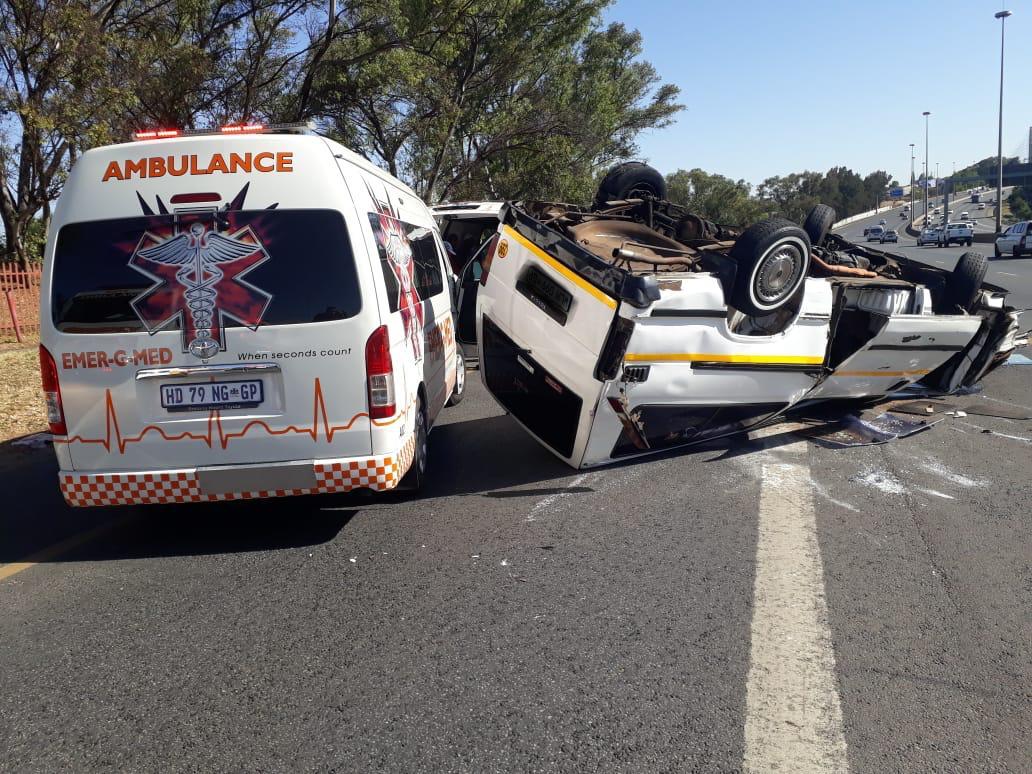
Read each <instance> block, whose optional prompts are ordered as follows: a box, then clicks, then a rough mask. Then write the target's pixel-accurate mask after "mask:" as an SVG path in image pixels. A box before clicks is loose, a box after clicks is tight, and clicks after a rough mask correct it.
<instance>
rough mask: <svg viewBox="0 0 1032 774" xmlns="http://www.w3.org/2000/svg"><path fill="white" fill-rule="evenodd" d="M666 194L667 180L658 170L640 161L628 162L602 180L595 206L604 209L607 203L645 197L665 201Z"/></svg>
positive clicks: (617, 166)
mask: <svg viewBox="0 0 1032 774" xmlns="http://www.w3.org/2000/svg"><path fill="white" fill-rule="evenodd" d="M666 194H667V186H666V180H664V179H663V175H661V174H660V173H659V170H658V169H654V168H653V167H650V166H649V165H648V164H643V163H641V162H640V161H627V162H624V163H623V164H617V165H616V166H615V167H613V168H612V169H611V170H609V171H608V172H607V173H606V176H605V177H603V178H602V182H601V183H599V185H598V193H596V194H595V206H596V207H602V206H603V205H604V204H605V203H606V202H611V201H618V200H622V199H638V198H641V197H642V196H644V195H648V196H653V197H655V198H656V199H665V198H666Z"/></svg>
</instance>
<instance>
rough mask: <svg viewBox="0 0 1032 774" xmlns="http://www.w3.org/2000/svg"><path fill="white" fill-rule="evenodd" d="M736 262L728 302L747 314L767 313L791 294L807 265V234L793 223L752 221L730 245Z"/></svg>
mask: <svg viewBox="0 0 1032 774" xmlns="http://www.w3.org/2000/svg"><path fill="white" fill-rule="evenodd" d="M731 257H732V258H734V259H735V262H736V264H737V272H736V275H735V284H734V288H733V289H732V291H731V305H732V306H733V307H734V308H735V309H737V310H738V311H740V312H742V313H743V314H746V315H750V316H759V315H765V314H770V313H771V312H773V311H775V310H777V309H779V308H780V307H782V306H784V305H785V304H786V303H788V302H789V301H790V300H791V299H792V298H794V297H795V295H796V293H797V292H799V291H800V289H801V288H802V286H803V282H804V281H805V280H806V272H807V270H808V269H809V268H810V238H809V237H808V236H807V235H806V232H805V231H803V230H802V229H801V228H799V226H797V225H796V224H795V223H792V222H791V221H789V220H785V219H784V218H769V219H767V220H761V221H760V222H759V223H754V224H753V225H751V226H749V228H747V229H746V230H745V232H744V233H743V234H742V235H741V236H740V237H738V240H737V241H736V242H735V244H734V247H732V248H731Z"/></svg>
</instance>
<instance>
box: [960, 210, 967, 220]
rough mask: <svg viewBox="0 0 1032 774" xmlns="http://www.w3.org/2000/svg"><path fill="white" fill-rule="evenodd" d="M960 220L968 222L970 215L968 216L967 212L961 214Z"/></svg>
mask: <svg viewBox="0 0 1032 774" xmlns="http://www.w3.org/2000/svg"><path fill="white" fill-rule="evenodd" d="M960 219H961V220H967V219H968V214H967V212H966V211H965V212H962V213H960Z"/></svg>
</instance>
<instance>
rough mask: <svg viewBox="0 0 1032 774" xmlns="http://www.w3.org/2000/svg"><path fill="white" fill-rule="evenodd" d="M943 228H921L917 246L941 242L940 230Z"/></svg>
mask: <svg viewBox="0 0 1032 774" xmlns="http://www.w3.org/2000/svg"><path fill="white" fill-rule="evenodd" d="M941 230H942V229H939V228H925V229H922V230H921V233H920V234H918V237H917V246H918V247H924V246H925V245H934V244H938V242H939V232H940V231H941Z"/></svg>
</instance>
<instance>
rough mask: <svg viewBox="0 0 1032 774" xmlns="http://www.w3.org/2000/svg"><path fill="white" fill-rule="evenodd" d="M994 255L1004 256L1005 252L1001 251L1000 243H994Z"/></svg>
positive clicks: (997, 256)
mask: <svg viewBox="0 0 1032 774" xmlns="http://www.w3.org/2000/svg"><path fill="white" fill-rule="evenodd" d="M993 256H994V257H996V258H1003V253H1001V252H1000V246H999V245H993Z"/></svg>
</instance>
